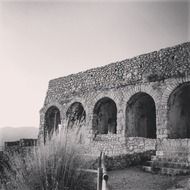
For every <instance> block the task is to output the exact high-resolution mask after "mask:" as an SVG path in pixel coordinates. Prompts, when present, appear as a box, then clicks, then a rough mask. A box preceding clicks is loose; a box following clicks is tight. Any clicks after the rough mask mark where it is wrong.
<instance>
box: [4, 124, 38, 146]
mask: <svg viewBox="0 0 190 190" xmlns="http://www.w3.org/2000/svg"><path fill="white" fill-rule="evenodd" d="M38 130H39V128H36V127H3V128H0V146H3V145H4V142H5V141H17V140H19V139H23V138H37V136H38Z"/></svg>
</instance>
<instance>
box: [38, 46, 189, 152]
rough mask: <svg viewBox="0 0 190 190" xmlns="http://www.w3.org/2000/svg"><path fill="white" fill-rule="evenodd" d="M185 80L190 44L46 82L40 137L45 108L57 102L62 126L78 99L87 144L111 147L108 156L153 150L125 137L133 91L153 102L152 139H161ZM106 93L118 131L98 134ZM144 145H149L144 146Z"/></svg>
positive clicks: (167, 135) (144, 141) (42, 132)
mask: <svg viewBox="0 0 190 190" xmlns="http://www.w3.org/2000/svg"><path fill="white" fill-rule="evenodd" d="M189 82H190V43H189V42H188V43H184V44H180V45H177V46H174V47H169V48H165V49H161V50H159V51H155V52H151V53H148V54H144V55H140V56H137V57H134V58H132V59H126V60H123V61H120V62H116V63H111V64H109V65H106V66H103V67H99V68H94V69H90V70H87V71H84V72H80V73H77V74H72V75H69V76H66V77H61V78H57V79H53V80H51V81H50V82H49V87H48V91H47V94H46V98H45V101H44V106H43V108H42V109H41V110H40V132H39V139H41V140H42V141H43V135H44V125H45V114H46V111H47V110H48V108H50V107H51V106H56V107H57V108H58V109H59V110H60V117H61V125H62V127H66V126H67V120H66V112H67V110H68V109H69V107H70V106H71V105H72V104H73V103H74V102H80V103H81V104H82V106H83V108H84V110H85V113H86V120H85V124H84V126H83V128H84V135H83V136H84V138H85V139H86V143H87V144H91V145H93V146H95V147H96V148H97V149H101V147H104V148H105V149H107V150H109V149H110V151H111V150H112V153H110V154H121V153H126V152H127V153H130V151H131V149H133V150H136V151H142V150H143V151H144V150H145V149H148V150H150V149H153V150H155V146H154V145H155V144H154V143H153V144H152V145H151V143H152V141H151V140H150V139H148V140H144V139H143V138H142V139H143V140H142V139H141V137H137V138H135V137H134V138H132V139H130V137H128V134H127V130H126V108H127V106H128V102H129V101H130V100H131V99H132V98H133V97H134V95H136V94H137V93H139V94H143V93H146V94H148V95H149V96H150V97H151V98H152V99H153V100H154V103H155V109H156V137H157V139H165V138H168V137H169V136H170V133H171V129H170V128H169V127H168V115H167V114H168V109H169V108H168V100H169V97H170V94H171V93H172V92H173V91H174V90H175V89H176V88H178V87H179V86H181V85H183V84H185V83H189ZM105 97H108V98H110V99H112V100H113V101H114V102H115V104H116V107H117V133H116V134H113V135H109V134H107V135H103V134H101V135H97V136H96V134H95V133H96V132H95V131H93V129H92V121H93V117H94V107H95V105H96V103H97V102H98V101H99V100H100V99H102V98H105ZM105 136H106V137H105ZM102 138H103V140H102ZM106 138H107V139H106ZM105 139H106V140H105ZM138 139H139V140H138ZM149 140H150V142H151V143H149ZM112 142H113V143H112ZM146 143H148V144H149V145H150V146H149V145H148V146H146ZM109 147H111V148H109ZM147 147H149V148H147ZM131 152H133V151H131Z"/></svg>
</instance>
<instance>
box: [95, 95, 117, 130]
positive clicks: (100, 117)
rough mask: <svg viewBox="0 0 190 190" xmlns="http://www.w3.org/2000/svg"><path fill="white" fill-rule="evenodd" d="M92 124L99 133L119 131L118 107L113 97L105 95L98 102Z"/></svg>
mask: <svg viewBox="0 0 190 190" xmlns="http://www.w3.org/2000/svg"><path fill="white" fill-rule="evenodd" d="M92 124H93V130H94V131H96V132H97V134H108V133H113V134H114V133H116V132H117V127H116V126H117V107H116V104H115V102H114V101H113V100H112V99H110V98H108V97H105V98H102V99H100V100H99V101H98V102H97V103H96V105H95V107H94V112H93V123H92Z"/></svg>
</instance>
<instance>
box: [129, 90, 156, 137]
mask: <svg viewBox="0 0 190 190" xmlns="http://www.w3.org/2000/svg"><path fill="white" fill-rule="evenodd" d="M126 135H127V136H128V137H145V138H156V107H155V102H154V100H153V98H152V97H151V96H150V95H148V94H146V93H143V92H140V93H137V94H135V95H133V96H132V97H131V98H130V100H129V102H128V103H127V108H126Z"/></svg>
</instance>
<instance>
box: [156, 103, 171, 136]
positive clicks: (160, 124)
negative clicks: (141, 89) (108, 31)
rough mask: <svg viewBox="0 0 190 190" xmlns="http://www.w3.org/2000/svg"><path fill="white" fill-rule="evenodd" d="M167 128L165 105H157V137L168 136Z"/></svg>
mask: <svg viewBox="0 0 190 190" xmlns="http://www.w3.org/2000/svg"><path fill="white" fill-rule="evenodd" d="M168 135H169V130H168V129H167V105H159V106H158V110H157V138H159V139H164V138H168Z"/></svg>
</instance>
